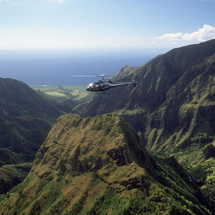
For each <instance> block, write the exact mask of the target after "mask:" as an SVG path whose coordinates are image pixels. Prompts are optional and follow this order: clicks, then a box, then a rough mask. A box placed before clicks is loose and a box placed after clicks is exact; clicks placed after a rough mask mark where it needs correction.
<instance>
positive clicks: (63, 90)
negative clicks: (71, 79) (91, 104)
mask: <svg viewBox="0 0 215 215" xmlns="http://www.w3.org/2000/svg"><path fill="white" fill-rule="evenodd" d="M32 88H33V89H34V90H36V91H39V92H43V93H45V94H47V95H49V96H52V97H54V98H58V99H62V100H65V99H72V100H74V101H78V100H81V99H84V98H85V97H86V96H87V95H88V92H87V91H86V90H85V86H36V87H32Z"/></svg>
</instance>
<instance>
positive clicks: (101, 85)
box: [86, 74, 137, 92]
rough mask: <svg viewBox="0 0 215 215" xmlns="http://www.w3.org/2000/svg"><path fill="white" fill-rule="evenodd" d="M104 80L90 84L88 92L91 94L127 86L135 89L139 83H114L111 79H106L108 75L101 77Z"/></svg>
mask: <svg viewBox="0 0 215 215" xmlns="http://www.w3.org/2000/svg"><path fill="white" fill-rule="evenodd" d="M99 77H101V78H102V79H101V80H99V81H97V82H92V83H90V84H89V85H88V86H87V88H86V90H87V91H89V92H101V91H106V90H109V89H111V88H113V87H121V86H126V85H131V84H133V86H134V87H135V86H136V84H137V82H135V81H130V82H112V81H111V80H110V79H105V77H106V75H104V74H102V75H99Z"/></svg>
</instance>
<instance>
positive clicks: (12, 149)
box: [0, 78, 63, 193]
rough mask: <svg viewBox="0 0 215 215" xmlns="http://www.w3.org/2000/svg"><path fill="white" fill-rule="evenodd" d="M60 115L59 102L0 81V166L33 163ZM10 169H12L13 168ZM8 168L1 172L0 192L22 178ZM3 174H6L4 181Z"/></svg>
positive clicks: (27, 88)
mask: <svg viewBox="0 0 215 215" xmlns="http://www.w3.org/2000/svg"><path fill="white" fill-rule="evenodd" d="M62 113H63V111H62V107H61V106H60V105H58V103H56V102H53V101H51V100H49V99H47V98H45V97H43V96H42V95H40V94H38V93H37V92H35V91H34V90H32V89H31V88H30V87H29V86H27V85H26V84H24V83H22V82H20V81H16V80H13V79H3V78H0V153H1V156H0V167H1V166H4V165H7V164H20V163H22V162H32V161H33V159H34V156H35V154H36V152H37V150H38V149H39V147H40V146H41V144H42V143H43V142H44V140H45V138H46V136H47V134H48V132H49V131H50V129H51V126H52V124H53V123H54V121H55V120H56V118H57V117H58V116H60V115H61V114H62ZM7 168H8V171H7ZM11 168H12V169H13V170H14V166H11ZM11 168H10V167H9V166H8V165H7V166H4V167H3V169H1V171H2V170H3V173H2V174H1V177H0V180H1V179H2V178H3V179H2V180H3V182H2V186H1V188H0V193H4V192H6V191H8V189H10V188H11V187H12V186H13V185H15V184H17V183H18V182H20V181H21V179H23V178H24V177H23V176H22V177H19V176H20V174H17V173H16V172H14V171H11ZM4 175H7V177H6V178H7V179H6V180H4V178H5V177H4ZM24 175H27V171H26V173H25V174H24ZM10 176H11V178H10ZM14 178H15V180H14ZM7 182H9V184H7Z"/></svg>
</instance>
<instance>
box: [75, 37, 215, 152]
mask: <svg viewBox="0 0 215 215" xmlns="http://www.w3.org/2000/svg"><path fill="white" fill-rule="evenodd" d="M214 68H215V40H211V41H207V42H205V43H201V44H197V45H191V46H186V47H182V48H177V49H173V50H172V51H169V52H168V53H166V54H164V55H160V56H157V57H156V58H154V59H152V60H151V61H149V62H148V63H146V64H145V65H142V66H139V67H129V66H125V67H123V68H122V69H121V71H120V72H119V73H118V74H117V75H116V76H114V77H113V79H114V80H119V81H128V80H136V81H137V82H138V84H137V86H136V87H135V88H133V87H132V86H128V87H125V88H119V89H113V90H112V89H111V90H109V92H108V93H107V94H106V95H105V94H102V95H96V96H95V97H94V99H92V100H91V101H90V102H88V103H86V104H83V105H82V106H79V107H78V108H77V109H75V110H74V111H75V112H76V113H78V114H80V115H82V116H93V115H97V114H103V113H108V112H117V113H119V114H120V115H121V116H123V117H124V118H125V119H126V120H128V122H129V123H130V124H131V125H132V126H133V127H134V128H135V130H136V131H140V132H141V133H142V136H143V137H144V138H145V144H146V145H147V148H148V149H149V150H152V151H156V152H157V151H170V150H173V149H174V148H175V147H179V148H184V147H187V146H190V145H191V144H192V143H198V142H199V143H209V142H211V141H212V140H213V139H214V138H215V136H214V131H215V123H214V122H215V121H214V112H215V107H214V98H215V88H214V86H215V78H214Z"/></svg>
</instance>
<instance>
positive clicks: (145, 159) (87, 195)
mask: <svg viewBox="0 0 215 215" xmlns="http://www.w3.org/2000/svg"><path fill="white" fill-rule="evenodd" d="M1 200H2V201H1V203H0V205H1V207H0V212H1V213H2V214H12V213H17V214H22V213H32V214H47V213H48V214H102V215H103V214H152V213H154V214H174V213H177V214H210V212H209V211H208V210H207V209H206V207H205V206H203V205H204V204H205V203H204V201H203V197H202V194H201V193H200V191H199V190H198V188H197V187H196V186H195V184H194V182H193V181H192V178H191V177H190V176H189V175H188V174H187V173H186V171H184V170H183V169H182V168H181V167H180V165H179V164H178V163H177V162H176V160H175V159H174V158H170V159H161V158H157V157H154V158H152V157H151V156H150V155H149V154H148V153H147V152H146V150H145V149H144V147H143V146H142V143H141V139H140V138H139V136H138V135H137V134H136V133H135V132H134V131H133V130H132V128H131V127H130V126H129V125H128V124H127V123H125V121H124V120H122V119H121V118H119V117H118V116H117V115H115V114H108V115H104V116H97V117H94V118H85V119H82V118H80V117H78V116H75V115H65V116H62V117H60V118H59V119H58V121H57V123H56V124H55V125H54V126H53V128H52V130H51V132H50V133H49V135H48V138H47V140H46V142H45V143H44V144H43V145H42V147H41V148H40V150H39V151H38V153H37V155H36V159H35V161H34V165H33V168H32V170H31V172H30V173H29V175H28V177H27V178H26V179H25V181H24V182H23V183H21V184H19V185H18V186H16V187H14V188H13V189H12V190H11V191H10V192H9V193H7V194H6V195H2V196H1Z"/></svg>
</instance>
